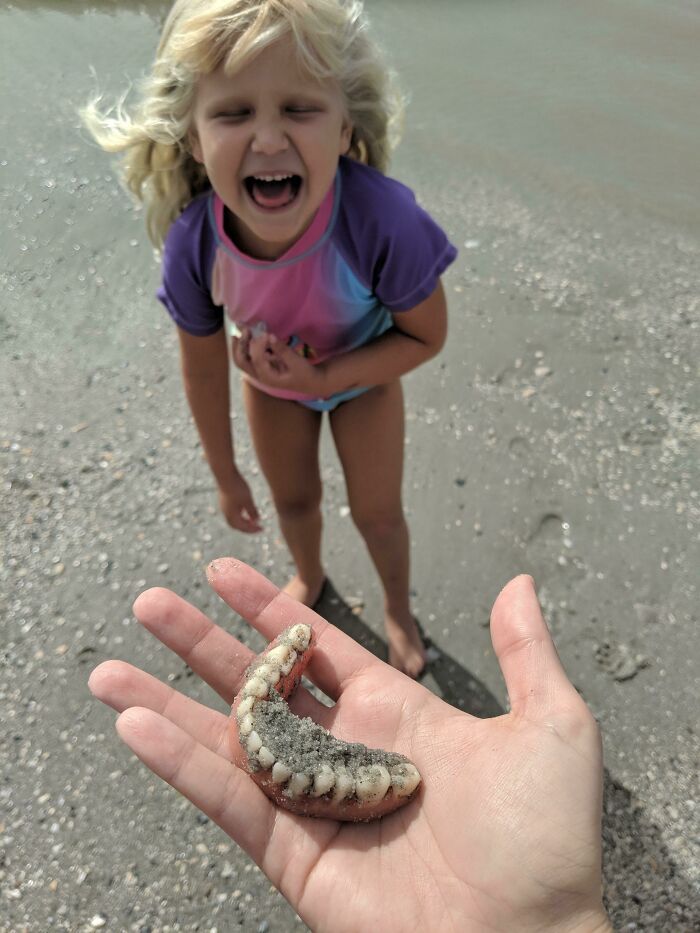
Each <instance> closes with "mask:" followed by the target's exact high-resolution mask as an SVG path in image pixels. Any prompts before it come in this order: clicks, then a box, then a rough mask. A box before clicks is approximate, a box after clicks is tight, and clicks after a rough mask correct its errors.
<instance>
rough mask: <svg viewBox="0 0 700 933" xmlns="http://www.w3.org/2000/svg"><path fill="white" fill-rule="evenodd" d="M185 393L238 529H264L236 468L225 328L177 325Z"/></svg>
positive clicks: (230, 519) (230, 518) (223, 506)
mask: <svg viewBox="0 0 700 933" xmlns="http://www.w3.org/2000/svg"><path fill="white" fill-rule="evenodd" d="M178 336H179V338H180V361H181V364H182V379H183V382H184V385H185V394H186V396H187V401H188V402H189V405H190V410H191V411H192V415H193V417H194V421H195V424H196V426H197V431H198V432H199V437H200V439H201V441H202V447H203V448H204V453H205V455H206V458H207V462H208V463H209V466H210V468H211V471H212V473H213V474H214V479H215V480H216V485H217V486H218V487H219V501H220V504H221V509H222V511H223V513H224V515H225V517H226V520H227V521H228V523H229V524H230V525H231V526H232V527H233V528H237V529H238V530H239V531H246V532H252V531H260V530H261V526H260V521H259V515H258V510H257V509H256V507H255V503H254V501H253V497H252V494H251V492H250V489H249V487H248V484H247V483H246V481H245V480H244V479H243V477H242V476H241V474H240V473H239V472H238V469H237V468H236V461H235V458H234V452H233V437H232V434H231V419H230V413H229V402H230V399H229V363H228V348H227V343H226V332H225V330H224V328H222V329H221V330H219V331H217V332H216V333H215V334H212V335H211V336H209V337H194V336H192V334H188V333H187V331H185V330H183V329H182V328H181V327H178Z"/></svg>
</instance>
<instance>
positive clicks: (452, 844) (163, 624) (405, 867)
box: [90, 559, 611, 933]
mask: <svg viewBox="0 0 700 933" xmlns="http://www.w3.org/2000/svg"><path fill="white" fill-rule="evenodd" d="M208 575H209V580H210V583H211V584H212V586H213V587H214V589H215V590H216V592H217V593H218V594H219V595H220V596H221V597H222V598H223V599H224V600H225V601H226V602H227V603H228V604H229V606H231V608H232V609H233V610H234V611H235V612H237V613H240V615H242V616H243V618H245V619H246V620H247V621H248V622H249V623H250V624H251V625H252V626H253V627H254V628H256V629H257V630H258V631H259V632H261V633H262V634H263V635H264V636H265V638H267V639H269V640H271V639H272V638H273V637H275V635H277V634H278V633H279V632H280V631H281V630H282V629H284V628H285V627H286V626H287V625H289V624H290V623H292V622H296V621H303V622H306V623H308V624H310V625H312V626H313V628H314V630H315V632H316V636H317V646H316V649H315V652H314V654H313V656H312V659H311V662H310V664H309V666H308V668H307V669H306V672H305V673H306V676H307V677H309V678H310V679H311V680H312V681H313V682H314V683H316V684H317V685H318V686H319V687H320V688H321V689H322V690H323V691H324V692H325V693H326V694H327V695H328V696H330V697H331V698H332V699H333V700H335V701H336V703H335V706H334V707H333V708H331V709H328V708H326V707H324V706H323V705H322V704H320V703H319V702H318V701H317V700H315V699H314V698H313V697H312V696H311V695H310V694H309V693H308V692H306V691H305V690H303V689H302V688H300V689H299V690H298V691H297V693H296V695H295V696H294V698H293V699H292V703H291V705H292V708H293V709H294V711H295V712H296V713H297V714H299V715H311V716H312V717H313V718H314V719H316V720H317V721H318V722H320V723H321V724H322V725H323V726H325V727H326V728H329V729H331V730H332V731H333V732H334V734H336V735H337V736H339V737H340V738H343V739H346V740H349V741H361V742H364V743H365V744H367V745H369V746H372V747H380V748H384V749H387V750H390V751H397V752H401V753H402V754H405V755H407V756H408V757H409V758H410V759H411V760H412V761H413V762H414V763H415V764H416V766H417V767H418V769H419V770H420V772H421V774H422V778H423V786H422V790H421V791H420V793H419V794H418V797H417V799H416V800H415V801H413V802H412V803H410V804H409V805H408V806H406V807H404V808H403V809H401V810H398V811H396V812H395V813H394V814H392V815H390V816H387V817H385V818H384V819H382V820H380V821H377V822H374V823H363V824H348V823H342V824H341V823H337V822H335V821H333V820H325V819H324V820H317V819H310V818H304V817H298V816H294V815H292V814H290V813H289V812H287V811H286V810H282V809H279V808H277V807H275V806H274V805H273V804H272V803H271V802H270V800H269V799H268V798H267V797H266V796H265V795H264V794H263V792H262V791H261V790H260V789H259V788H258V787H257V786H256V784H255V783H254V782H253V781H252V780H251V779H250V777H249V776H248V775H247V774H246V773H245V772H243V771H241V770H238V769H237V768H236V767H235V766H234V765H232V764H231V761H230V749H229V739H228V718H227V717H226V716H225V715H223V714H222V713H218V712H215V711H213V710H211V709H209V708H207V707H205V706H202V705H200V704H199V703H196V702H194V701H192V700H190V699H187V698H186V697H184V696H182V695H181V694H179V693H178V692H177V691H175V690H173V689H172V688H171V687H169V686H166V685H165V684H162V683H160V682H159V681H158V680H156V679H155V678H153V677H151V676H150V675H148V674H146V673H144V672H142V671H140V670H138V669H137V668H134V667H132V666H131V665H129V664H126V663H124V662H120V661H107V662H105V663H104V664H101V665H100V666H99V667H98V668H96V670H95V671H93V673H92V676H91V678H90V689H91V690H92V691H93V693H94V694H95V695H96V696H97V697H98V698H99V699H101V700H102V701H104V702H105V703H108V704H109V705H110V706H112V707H114V708H115V709H116V710H117V711H119V712H120V713H121V715H120V716H119V718H118V719H117V731H118V733H119V735H120V737H121V738H122V739H123V741H124V742H126V744H127V745H128V746H129V748H131V749H132V751H134V752H135V754H136V755H138V757H139V758H140V759H141V760H142V761H143V762H144V763H145V764H146V765H147V766H148V767H149V768H151V770H152V771H154V772H155V773H156V774H158V775H159V776H160V777H162V778H163V779H164V780H166V781H168V782H169V783H170V784H172V786H173V787H175V788H176V789H177V790H179V791H180V793H182V794H184V795H185V796H186V797H188V798H189V799H190V800H191V801H192V802H193V803H194V804H195V805H196V806H197V807H199V808H200V809H201V810H203V811H204V813H206V814H207V815H208V816H209V817H210V818H211V819H212V820H214V821H216V822H217V823H218V824H219V825H220V826H221V827H222V829H224V831H225V832H227V833H228V834H229V835H230V836H231V837H232V838H233V839H234V840H235V841H236V842H237V843H238V844H239V845H240V846H242V848H244V849H245V850H246V851H247V852H248V853H249V854H250V855H251V856H252V858H253V859H254V860H255V861H256V862H257V864H258V865H259V866H260V867H261V868H262V870H263V871H264V872H265V873H266V874H267V876H268V878H269V879H270V881H271V882H272V883H273V884H274V885H275V886H276V887H277V888H279V890H280V891H281V892H282V894H283V895H284V896H285V897H286V898H287V900H288V901H289V902H290V903H291V904H292V906H293V907H294V908H295V910H296V911H297V912H298V913H299V914H300V916H301V917H302V918H303V919H304V921H305V922H306V923H307V924H308V925H309V926H310V927H311V928H312V929H313V930H315V931H323V930H331V931H334V933H340V931H344V930H348V931H356V930H364V929H373V928H374V927H375V926H377V924H379V923H381V926H382V929H384V930H387V931H393V930H396V931H404V930H407V929H427V930H441V931H442V930H445V931H448V930H460V931H469V930H471V931H513V930H517V931H518V933H526V931H530V930H533V931H534V930H537V931H540V933H541V931H544V930H556V931H558V933H562V931H574V930H577V931H584V930H585V931H594V930H596V931H597V930H610V929H611V927H610V925H609V923H608V920H607V917H606V915H605V912H604V910H603V907H602V902H601V832H600V821H601V785H602V763H601V750H600V739H599V733H598V729H597V727H596V723H595V721H594V719H593V717H592V716H591V714H590V712H589V711H588V709H587V707H586V705H585V704H584V702H583V700H581V698H580V697H579V696H578V694H577V693H576V690H575V689H574V688H573V686H572V685H571V684H570V683H569V681H568V679H567V677H566V674H565V673H564V670H563V668H562V666H561V664H560V662H559V659H558V657H557V654H556V651H555V649H554V645H553V643H552V640H551V638H550V636H549V633H548V631H547V628H546V626H545V623H544V621H543V619H542V615H541V612H540V609H539V605H538V602H537V598H536V596H535V592H534V588H533V584H532V581H531V579H530V578H529V577H518V578H516V579H515V580H513V581H511V582H510V583H509V584H508V585H507V586H506V587H505V589H504V590H503V591H502V593H501V594H500V596H499V597H498V599H497V601H496V604H495V606H494V609H493V613H492V617H491V632H492V641H493V645H494V649H495V651H496V654H497V656H498V659H499V663H500V665H501V669H502V671H503V674H504V677H505V680H506V685H507V688H508V694H509V698H510V705H511V711H510V712H509V713H507V714H505V715H503V716H500V717H496V718H494V719H485V720H480V719H477V718H475V717H473V716H470V715H468V714H467V713H463V712H461V711H459V710H457V709H455V708H454V707H452V706H449V705H448V704H446V703H444V702H443V701H442V700H440V699H438V698H437V697H435V696H434V695H433V694H431V693H430V692H429V691H428V690H426V689H425V688H424V687H422V686H421V685H420V684H418V683H416V682H415V681H413V680H411V679H410V678H408V677H406V676H404V675H403V674H401V673H399V672H398V671H396V670H395V669H393V668H391V667H389V666H388V665H386V664H384V663H383V662H382V661H379V660H378V659H377V658H375V657H374V655H372V654H370V653H369V652H368V651H366V650H365V649H363V648H361V647H360V646H359V645H358V644H357V643H355V642H354V641H353V640H352V639H350V638H349V637H348V636H346V635H344V634H342V633H341V632H340V631H339V630H338V629H336V628H334V627H333V626H332V625H330V624H329V623H327V622H326V621H325V620H323V619H322V618H320V617H319V616H318V615H316V614H315V613H314V612H313V610H311V609H309V608H307V607H305V606H303V605H301V604H299V603H296V602H295V601H293V600H292V599H290V598H289V597H287V596H285V595H284V594H282V593H280V592H279V591H278V590H277V588H276V587H274V586H273V584H272V583H270V582H269V581H268V580H266V579H265V578H264V577H262V576H261V575H260V574H258V573H257V572H256V571H254V570H253V569H251V568H250V567H247V566H246V565H245V564H242V563H240V562H238V561H235V560H233V559H221V560H217V561H215V562H214V563H213V564H212V565H211V566H210V568H209V572H208ZM134 612H135V614H136V617H137V618H138V620H139V621H140V622H141V624H142V625H143V626H144V627H145V628H147V629H148V630H149V631H150V632H151V633H152V634H153V635H155V636H156V637H157V638H159V639H160V640H161V641H162V642H163V643H164V644H165V645H167V646H168V647H169V648H171V649H172V650H173V651H175V652H176V653H177V654H179V655H180V657H182V658H183V659H184V660H185V661H186V662H187V663H188V664H189V665H190V667H191V668H192V669H193V670H194V671H195V672H196V673H198V674H200V675H201V676H202V677H203V678H204V679H205V680H206V681H207V682H208V683H209V684H210V685H211V686H212V687H213V688H214V689H215V690H216V691H217V692H218V693H219V694H220V695H221V696H222V697H223V698H224V699H225V700H226V702H227V703H230V702H231V701H232V699H233V697H234V695H235V691H236V689H237V687H238V686H239V684H240V683H241V680H242V676H243V673H244V670H245V668H246V667H247V665H248V664H249V663H250V661H251V659H252V654H251V652H250V651H248V649H246V648H244V647H243V646H242V645H241V644H240V643H239V642H238V641H236V639H234V638H233V637H232V636H230V635H228V634H227V633H226V632H224V631H223V630H222V629H220V628H219V627H217V626H216V625H214V623H212V622H211V621H210V620H209V619H208V618H207V617H206V616H204V615H203V614H202V613H201V612H199V611H198V610H197V609H195V608H194V607H193V606H191V605H189V604H188V603H186V602H185V601H184V600H182V599H181V598H180V597H178V596H176V595H175V594H174V593H171V592H169V591H167V590H163V589H153V590H148V591H147V592H145V593H143V594H142V595H141V596H140V597H139V598H138V599H137V601H136V603H135V606H134Z"/></svg>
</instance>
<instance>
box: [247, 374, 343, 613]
mask: <svg viewBox="0 0 700 933" xmlns="http://www.w3.org/2000/svg"><path fill="white" fill-rule="evenodd" d="M243 397H244V399H245V405H246V411H247V413H248V421H249V423H250V433H251V436H252V438H253V443H254V445H255V452H256V454H257V456H258V461H259V462H260V467H261V469H262V471H263V473H264V475H265V479H266V480H267V482H268V484H269V486H270V490H271V492H272V498H273V500H274V503H275V508H276V509H277V515H278V518H279V524H280V530H281V532H282V535H283V536H284V540H285V541H286V542H287V547H288V548H289V551H290V553H291V555H292V560H293V561H294V563H295V564H296V567H297V574H296V576H295V577H293V578H292V579H291V580H290V581H289V582H288V583H287V585H286V586H285V587H284V591H285V592H286V593H289V595H290V596H293V597H294V599H298V600H299V602H302V603H305V604H306V605H307V606H312V605H313V604H314V603H315V602H316V600H317V599H318V597H319V595H320V593H321V589H322V588H323V581H324V579H325V573H324V570H323V565H322V563H321V530H322V519H321V494H322V489H321V474H320V471H319V466H318V439H319V433H320V429H321V415H320V414H319V413H318V412H315V411H311V410H310V409H308V408H304V407H303V406H302V405H299V404H297V403H296V402H290V401H286V400H285V399H279V398H274V397H273V396H271V395H266V394H265V393H264V392H261V391H260V390H259V389H256V388H255V387H254V386H251V385H250V384H249V383H248V382H246V381H245V380H244V381H243Z"/></svg>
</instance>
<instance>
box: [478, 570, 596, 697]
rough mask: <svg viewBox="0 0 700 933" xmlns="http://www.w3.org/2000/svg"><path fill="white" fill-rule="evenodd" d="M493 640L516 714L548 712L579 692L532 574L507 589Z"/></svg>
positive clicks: (496, 610) (494, 619)
mask: <svg viewBox="0 0 700 933" xmlns="http://www.w3.org/2000/svg"><path fill="white" fill-rule="evenodd" d="M491 641H492V643H493V649H494V651H495V652H496V657H497V658H498V663H499V665H500V668H501V671H502V673H503V677H504V678H505V682H506V687H507V689H508V698H509V700H510V705H511V709H512V710H513V712H515V713H524V712H525V711H526V710H527V711H528V712H530V713H533V712H534V713H535V714H540V715H541V714H543V713H546V712H548V711H551V710H553V709H555V708H559V707H560V706H561V704H562V701H563V700H565V699H566V698H567V696H572V697H576V699H577V700H578V694H577V693H576V690H575V688H574V687H573V685H572V684H571V682H570V681H569V678H568V677H567V676H566V671H565V670H564V668H563V666H562V663H561V661H560V660H559V655H558V654H557V651H556V648H555V647H554V642H553V641H552V636H551V635H550V634H549V629H548V628H547V625H546V623H545V621H544V618H543V617H542V610H541V609H540V604H539V601H538V599H537V594H536V593H535V584H534V581H533V579H532V577H529V576H525V575H522V576H519V577H515V579H513V580H511V581H510V583H508V584H506V586H505V587H504V588H503V589H502V590H501V592H500V593H499V595H498V598H497V599H496V602H495V603H494V606H493V610H492V611H491Z"/></svg>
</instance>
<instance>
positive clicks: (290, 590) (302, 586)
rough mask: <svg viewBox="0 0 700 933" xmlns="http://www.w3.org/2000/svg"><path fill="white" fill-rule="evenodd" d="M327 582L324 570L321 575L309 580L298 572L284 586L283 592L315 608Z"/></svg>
mask: <svg viewBox="0 0 700 933" xmlns="http://www.w3.org/2000/svg"><path fill="white" fill-rule="evenodd" d="M325 582H326V577H325V575H324V574H323V572H321V576H319V577H313V578H311V579H309V580H302V578H301V577H300V576H299V574H296V576H294V577H292V579H291V580H290V581H289V583H287V585H286V586H283V587H282V592H283V593H286V594H287V596H291V597H292V599H296V601H297V602H299V603H303V604H304V605H305V606H310V607H311V608H313V607H314V606H315V605H316V603H317V602H318V600H319V598H320V596H321V593H322V592H323V586H324V584H325Z"/></svg>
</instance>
